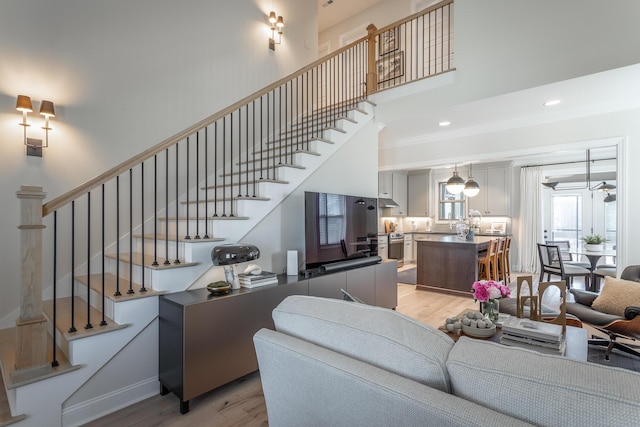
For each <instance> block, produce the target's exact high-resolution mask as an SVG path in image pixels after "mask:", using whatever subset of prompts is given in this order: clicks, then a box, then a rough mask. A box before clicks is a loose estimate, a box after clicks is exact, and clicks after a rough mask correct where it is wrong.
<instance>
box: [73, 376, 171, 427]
mask: <svg viewBox="0 0 640 427" xmlns="http://www.w3.org/2000/svg"><path fill="white" fill-rule="evenodd" d="M157 394H160V382H159V381H158V377H154V378H148V379H146V380H144V381H140V382H138V383H136V384H131V385H129V386H127V387H124V388H121V389H119V390H114V391H112V392H110V393H107V394H105V395H102V396H99V397H96V398H93V399H91V400H87V401H85V402H81V403H78V404H76V405H73V406H69V407H66V408H63V410H62V425H63V426H73V427H75V426H81V425H83V424H86V423H88V422H89V421H93V420H96V419H98V418H101V417H103V416H105V415H108V414H110V413H112V412H115V411H117V410H119V409H122V408H126V407H127V406H131V405H133V404H134V403H138V402H140V401H142V400H145V399H148V398H150V397H152V396H155V395H157Z"/></svg>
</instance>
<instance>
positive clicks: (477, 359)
mask: <svg viewBox="0 0 640 427" xmlns="http://www.w3.org/2000/svg"><path fill="white" fill-rule="evenodd" d="M447 368H448V370H449V376H450V379H451V387H452V392H453V394H455V395H456V396H459V397H462V398H465V399H467V400H471V401H472V402H475V403H478V404H480V405H483V406H485V407H488V408H491V409H494V410H496V411H500V412H502V413H505V414H507V415H511V416H513V417H515V418H519V419H521V420H523V421H527V422H529V423H532V424H537V425H545V426H562V427H565V426H586V425H594V423H595V424H598V425H605V424H606V425H616V426H622V425H636V424H637V423H638V420H639V419H640V399H638V389H639V386H638V384H640V373H638V372H633V371H629V370H626V369H620V368H611V367H606V366H601V365H596V364H592V363H588V362H578V361H575V360H571V359H568V358H566V357H562V356H552V355H545V354H541V353H538V352H536V351H533V350H525V349H520V348H513V347H507V346H504V345H501V344H497V343H493V342H486V341H480V340H473V339H470V338H468V337H461V338H460V339H459V340H458V342H457V343H456V345H455V346H454V347H453V349H452V350H451V352H450V354H449V360H448V361H447ZM593 408H598V409H597V411H594V409H593ZM594 412H597V413H598V419H597V420H594V419H593V414H594Z"/></svg>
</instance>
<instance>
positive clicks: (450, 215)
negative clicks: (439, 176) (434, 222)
mask: <svg viewBox="0 0 640 427" xmlns="http://www.w3.org/2000/svg"><path fill="white" fill-rule="evenodd" d="M446 185H447V183H446V182H439V183H438V194H439V201H438V208H439V209H438V219H439V220H448V219H461V218H464V212H465V199H464V193H460V194H451V193H449V192H448V191H447V187H446Z"/></svg>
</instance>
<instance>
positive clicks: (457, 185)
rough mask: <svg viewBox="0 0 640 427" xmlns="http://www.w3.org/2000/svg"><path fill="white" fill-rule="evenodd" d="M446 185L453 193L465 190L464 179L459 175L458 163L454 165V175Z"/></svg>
mask: <svg viewBox="0 0 640 427" xmlns="http://www.w3.org/2000/svg"><path fill="white" fill-rule="evenodd" d="M445 187H446V188H447V191H448V192H449V193H451V194H460V193H461V192H462V190H464V179H462V178H461V177H460V176H459V175H458V165H455V166H454V171H453V176H452V177H451V178H449V180H448V181H447V184H446V185H445Z"/></svg>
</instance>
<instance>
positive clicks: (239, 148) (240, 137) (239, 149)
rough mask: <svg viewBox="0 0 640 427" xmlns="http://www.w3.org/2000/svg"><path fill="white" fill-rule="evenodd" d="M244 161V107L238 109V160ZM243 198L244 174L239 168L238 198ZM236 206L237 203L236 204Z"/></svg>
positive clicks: (232, 163)
mask: <svg viewBox="0 0 640 427" xmlns="http://www.w3.org/2000/svg"><path fill="white" fill-rule="evenodd" d="M241 159H242V107H241V108H238V160H241ZM233 165H234V162H233V157H231V169H232V171H231V173H232V174H233ZM237 197H242V173H241V171H240V166H238V196H237ZM234 204H235V203H234Z"/></svg>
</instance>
